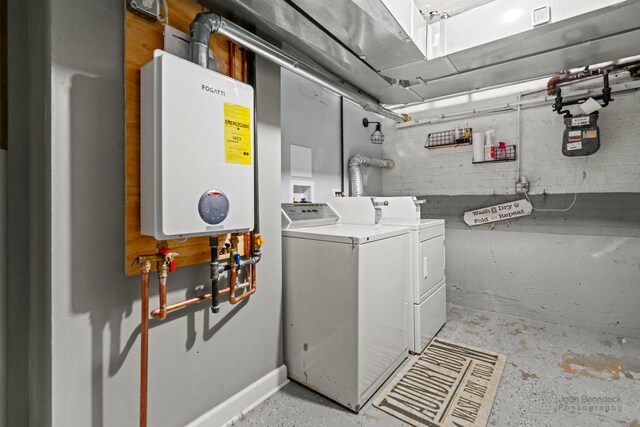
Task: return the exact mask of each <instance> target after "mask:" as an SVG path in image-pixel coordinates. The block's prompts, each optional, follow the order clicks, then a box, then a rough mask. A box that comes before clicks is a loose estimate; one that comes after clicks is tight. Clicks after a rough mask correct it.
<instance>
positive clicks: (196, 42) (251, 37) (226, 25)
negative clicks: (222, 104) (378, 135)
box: [190, 12, 405, 123]
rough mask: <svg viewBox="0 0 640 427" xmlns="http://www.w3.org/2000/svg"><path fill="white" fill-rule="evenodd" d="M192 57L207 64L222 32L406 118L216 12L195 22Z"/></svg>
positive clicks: (368, 106)
mask: <svg viewBox="0 0 640 427" xmlns="http://www.w3.org/2000/svg"><path fill="white" fill-rule="evenodd" d="M190 30H191V35H190V37H191V60H192V61H193V62H195V63H197V64H200V65H202V66H204V67H206V66H207V64H208V61H209V56H208V50H209V38H210V35H211V33H215V32H217V33H219V34H220V35H222V36H224V37H226V38H227V39H229V40H232V41H234V42H236V43H238V44H240V45H242V46H244V47H245V48H247V49H249V50H251V51H253V52H255V53H256V54H257V55H260V56H262V57H264V58H266V59H268V60H269V61H272V62H275V63H276V64H278V65H279V66H281V67H282V68H286V69H287V70H290V71H292V72H294V73H296V74H298V75H300V76H302V77H304V78H306V79H308V80H311V81H312V82H315V83H317V84H319V85H321V86H324V87H326V88H327V89H329V90H330V91H332V92H335V93H336V94H338V95H341V96H344V97H345V98H348V99H350V100H352V101H354V102H356V103H358V104H359V105H360V106H361V107H362V108H363V109H364V110H366V111H370V112H372V113H375V114H379V115H381V116H383V117H387V118H389V119H391V120H394V121H396V122H398V123H401V122H404V121H405V119H404V117H403V116H402V115H400V114H398V113H394V112H393V111H391V110H388V109H386V108H384V107H383V106H381V105H380V104H379V103H378V101H376V100H375V99H373V98H371V97H369V96H367V95H365V94H363V93H361V92H359V91H358V90H357V89H355V88H354V87H352V86H350V85H347V84H346V83H342V82H339V81H337V80H335V79H333V78H331V77H329V76H327V75H324V74H322V73H320V72H318V71H316V70H315V69H314V68H312V67H310V66H308V65H306V64H304V63H303V62H301V61H299V60H298V59H297V58H295V57H293V56H291V55H289V54H288V53H286V52H284V51H282V50H281V49H278V48H277V47H275V46H273V45H272V44H270V43H268V42H266V41H264V40H263V39H261V38H259V37H257V36H256V35H255V34H253V33H250V32H249V31H247V30H245V29H244V28H242V27H240V26H238V25H236V24H234V23H233V22H231V21H228V20H227V19H225V18H223V17H221V16H220V15H217V14H215V13H212V12H209V13H199V14H198V15H197V16H196V18H195V20H194V21H193V22H192V23H191V29H190Z"/></svg>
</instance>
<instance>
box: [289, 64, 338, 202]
mask: <svg viewBox="0 0 640 427" xmlns="http://www.w3.org/2000/svg"><path fill="white" fill-rule="evenodd" d="M281 75H282V87H281V91H282V203H291V201H292V200H291V198H290V191H291V190H290V183H291V180H295V181H300V182H305V183H311V184H312V185H313V198H314V200H312V201H313V202H324V201H326V200H327V199H328V198H329V197H332V196H333V190H336V189H337V190H340V97H339V96H338V95H336V94H334V93H333V92H330V91H328V90H327V89H324V88H323V87H321V86H319V85H317V84H315V83H313V82H311V81H309V80H306V79H304V78H302V77H300V76H298V75H297V74H294V73H292V72H291V71H287V70H282V74H281ZM292 144H293V145H299V146H303V147H307V148H311V151H312V177H311V178H302V177H296V176H293V177H292V176H291V159H290V146H291V145H292Z"/></svg>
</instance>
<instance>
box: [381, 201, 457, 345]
mask: <svg viewBox="0 0 640 427" xmlns="http://www.w3.org/2000/svg"><path fill="white" fill-rule="evenodd" d="M373 205H374V207H375V209H376V211H377V212H378V217H380V216H381V219H380V221H379V222H380V223H381V224H386V225H395V226H402V227H406V228H407V229H409V230H410V235H411V251H410V253H411V255H410V257H409V258H410V260H411V280H410V287H409V289H408V292H407V301H406V304H407V311H408V316H407V317H408V319H407V331H408V334H407V336H408V346H409V351H411V352H412V353H421V352H422V350H424V348H425V347H426V345H427V344H429V341H431V339H432V338H433V337H434V336H435V335H436V334H437V333H438V331H439V330H440V329H441V328H442V326H443V325H444V324H445V323H446V321H447V288H446V281H445V274H444V268H445V249H444V240H445V235H444V220H443V219H421V218H420V205H419V204H418V201H417V200H416V198H415V197H374V198H373Z"/></svg>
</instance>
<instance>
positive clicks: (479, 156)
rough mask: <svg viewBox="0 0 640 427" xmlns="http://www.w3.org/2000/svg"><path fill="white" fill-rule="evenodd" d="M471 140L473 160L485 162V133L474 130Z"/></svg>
mask: <svg viewBox="0 0 640 427" xmlns="http://www.w3.org/2000/svg"><path fill="white" fill-rule="evenodd" d="M471 140H472V141H473V162H474V163H481V162H484V133H483V132H474V133H473V136H472V138H471Z"/></svg>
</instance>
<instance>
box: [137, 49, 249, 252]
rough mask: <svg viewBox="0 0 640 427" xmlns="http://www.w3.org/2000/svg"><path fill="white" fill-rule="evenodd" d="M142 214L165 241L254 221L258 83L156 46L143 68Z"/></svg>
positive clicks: (147, 228) (243, 227)
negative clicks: (253, 84)
mask: <svg viewBox="0 0 640 427" xmlns="http://www.w3.org/2000/svg"><path fill="white" fill-rule="evenodd" d="M140 104H141V105H140V113H141V117H140V123H141V135H140V136H141V140H140V155H141V163H140V191H141V194H140V211H141V212H140V216H141V229H142V234H144V235H148V236H153V237H155V238H156V239H158V240H167V239H174V238H184V237H191V236H201V235H215V234H222V233H231V232H239V231H249V230H251V229H252V228H253V208H254V206H253V205H254V198H253V185H254V179H253V173H254V168H253V117H254V105H253V88H252V87H251V86H249V85H247V84H244V83H241V82H239V81H237V80H234V79H232V78H229V77H227V76H224V75H222V74H219V73H216V72H215V71H211V70H209V69H207V68H204V67H201V66H199V65H197V64H195V63H193V62H190V61H187V60H184V59H181V58H178V57H176V56H173V55H171V54H168V53H166V52H163V51H159V50H158V51H156V52H155V55H154V58H153V60H152V61H151V62H149V63H147V64H146V65H145V66H144V67H143V68H142V70H141V99H140Z"/></svg>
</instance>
